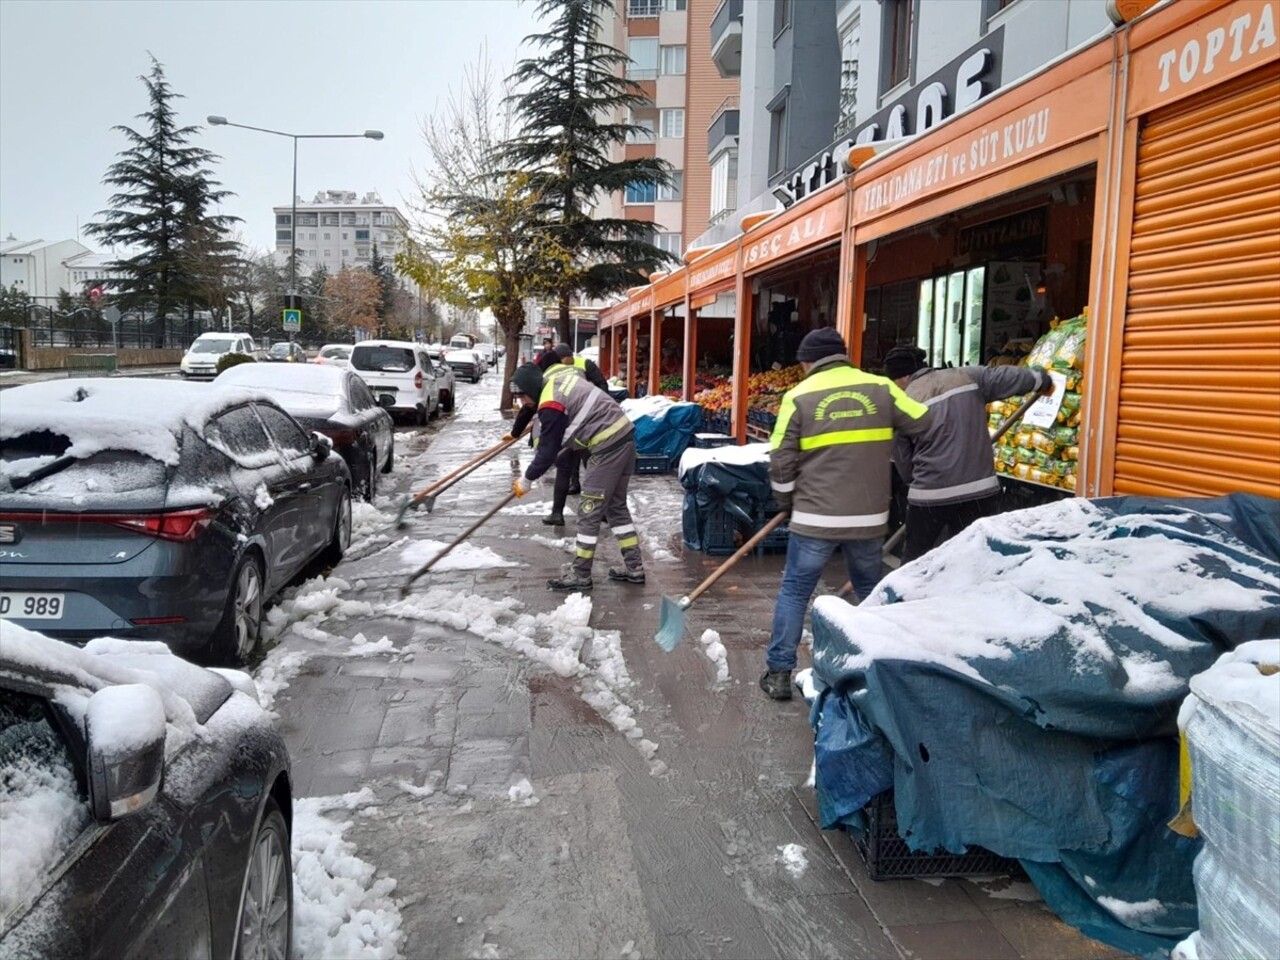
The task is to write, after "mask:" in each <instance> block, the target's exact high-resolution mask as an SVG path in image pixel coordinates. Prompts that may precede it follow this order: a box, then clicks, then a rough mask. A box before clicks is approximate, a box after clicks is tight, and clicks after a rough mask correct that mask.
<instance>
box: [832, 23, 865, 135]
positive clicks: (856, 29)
mask: <svg viewBox="0 0 1280 960" xmlns="http://www.w3.org/2000/svg"><path fill="white" fill-rule="evenodd" d="M861 46H862V24H861V22H860V21H859V20H855V21H854V22H853V23H851V24H849V26H847V27H845V29H844V32H842V33H841V34H840V112H839V114H838V115H837V117H836V129H835V139H837V140H839V139H840V138H841V137H843V136H844V135H845V134H847V133H849V132H850V131H852V130H853V128H854V127H855V126H856V125H857V122H858V60H859V57H860V48H861Z"/></svg>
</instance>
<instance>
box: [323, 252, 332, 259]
mask: <svg viewBox="0 0 1280 960" xmlns="http://www.w3.org/2000/svg"><path fill="white" fill-rule="evenodd" d="M332 256H333V251H332V250H326V251H325V252H324V258H325V259H326V260H328V259H329V258H330V257H332Z"/></svg>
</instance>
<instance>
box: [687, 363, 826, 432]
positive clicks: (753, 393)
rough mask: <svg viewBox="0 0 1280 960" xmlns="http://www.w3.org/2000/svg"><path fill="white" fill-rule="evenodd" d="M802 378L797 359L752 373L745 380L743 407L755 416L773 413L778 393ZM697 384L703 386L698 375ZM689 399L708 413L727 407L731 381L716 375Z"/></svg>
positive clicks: (777, 400) (770, 415) (780, 398)
mask: <svg viewBox="0 0 1280 960" xmlns="http://www.w3.org/2000/svg"><path fill="white" fill-rule="evenodd" d="M803 379H804V367H802V366H801V365H800V364H798V363H797V364H794V365H792V366H790V367H780V368H778V369H777V370H765V371H763V372H761V373H753V374H752V375H751V376H750V378H748V380H747V409H748V410H749V411H752V412H754V414H755V415H756V417H757V418H758V419H766V418H770V417H777V415H778V407H779V406H780V405H781V404H782V395H783V394H784V393H786V392H787V391H788V390H790V389H791V388H792V387H794V386H795V385H796V384H797V383H799V382H800V381H801V380H803ZM698 386H699V387H703V378H702V377H701V376H699V378H698ZM693 399H694V402H695V403H697V404H698V405H699V406H701V407H702V408H703V409H704V410H706V411H707V412H708V413H712V414H714V413H720V412H722V411H727V410H728V409H729V408H730V407H732V406H733V382H732V380H730V378H728V377H719V378H716V380H715V382H714V383H711V384H709V385H708V386H706V387H705V388H703V389H700V390H699V391H698V393H696V394H694V397H693Z"/></svg>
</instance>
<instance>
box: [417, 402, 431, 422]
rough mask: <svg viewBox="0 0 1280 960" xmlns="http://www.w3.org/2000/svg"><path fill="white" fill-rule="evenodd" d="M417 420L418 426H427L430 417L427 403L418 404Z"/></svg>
mask: <svg viewBox="0 0 1280 960" xmlns="http://www.w3.org/2000/svg"><path fill="white" fill-rule="evenodd" d="M415 419H416V422H417V424H418V426H420V427H425V426H426V425H427V421H428V420H429V419H430V417H429V416H428V415H427V405H426V404H425V403H420V404H418V409H417V411H416V417H415Z"/></svg>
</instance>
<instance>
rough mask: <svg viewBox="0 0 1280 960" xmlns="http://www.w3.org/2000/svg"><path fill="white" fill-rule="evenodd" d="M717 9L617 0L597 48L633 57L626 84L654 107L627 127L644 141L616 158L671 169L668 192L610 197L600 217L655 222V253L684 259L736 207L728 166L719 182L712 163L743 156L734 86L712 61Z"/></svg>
mask: <svg viewBox="0 0 1280 960" xmlns="http://www.w3.org/2000/svg"><path fill="white" fill-rule="evenodd" d="M716 11H717V3H716V0H616V2H615V3H614V4H613V5H612V6H605V7H604V8H603V9H602V11H601V25H600V33H599V39H600V40H602V41H603V42H606V43H609V44H610V45H612V46H614V47H616V48H617V49H619V50H621V51H623V52H624V53H626V54H627V55H628V57H629V58H630V61H631V62H630V63H629V64H628V66H627V68H626V73H627V76H628V77H630V78H631V79H632V80H634V81H636V82H637V83H638V84H639V85H640V88H641V89H642V90H643V91H644V93H645V94H646V96H647V97H648V98H649V101H650V105H649V106H647V107H644V108H639V109H635V110H633V111H631V112H630V115H629V116H627V117H625V118H624V117H618V118H615V119H618V120H622V119H626V120H629V122H631V123H633V124H635V125H636V126H638V127H641V128H643V131H644V132H643V133H638V134H636V135H635V136H633V137H631V138H629V140H628V142H627V143H626V144H624V145H622V146H620V147H618V148H617V158H618V159H622V158H623V157H627V158H638V157H659V158H661V159H663V160H666V161H667V162H668V163H670V164H671V166H672V168H673V169H674V171H675V174H674V182H673V183H672V184H671V185H670V186H667V187H658V186H656V185H654V184H652V183H635V184H631V185H630V186H628V187H627V189H626V190H625V191H623V192H622V193H621V194H618V195H615V196H612V197H607V198H602V200H601V202H600V206H599V208H598V212H599V213H600V215H601V216H609V217H623V218H627V219H633V220H649V221H652V222H653V223H655V224H657V231H656V234H655V237H654V241H653V242H654V244H655V245H656V246H658V247H661V248H662V249H664V250H667V251H668V252H670V253H673V254H675V255H677V256H680V255H682V254H683V253H684V251H685V249H686V248H687V247H688V245H689V240H690V238H692V237H695V236H697V235H698V234H700V233H702V232H703V231H704V230H705V229H706V227H707V225H708V223H709V222H710V221H711V219H712V217H713V216H714V215H715V211H716V204H717V200H718V202H719V209H720V211H721V214H720V215H721V216H722V217H723V215H724V214H723V210H724V208H725V206H726V198H727V197H729V198H732V197H734V196H735V195H734V194H733V193H732V188H731V187H730V186H728V185H727V183H726V181H725V178H724V173H725V172H726V171H727V164H726V165H722V167H721V174H720V177H719V179H716V177H715V176H714V175H713V167H712V163H711V159H712V157H713V155H719V154H717V153H716V151H717V150H718V151H719V153H720V154H722V153H724V152H725V150H726V149H729V148H732V149H736V136H737V109H738V104H737V93H738V81H737V78H736V77H728V78H726V77H723V76H721V75H720V73H719V72H718V71H717V70H716V68H715V65H714V62H713V60H712V55H711V42H712V33H711V24H712V20H713V19H714V16H715V14H716Z"/></svg>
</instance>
